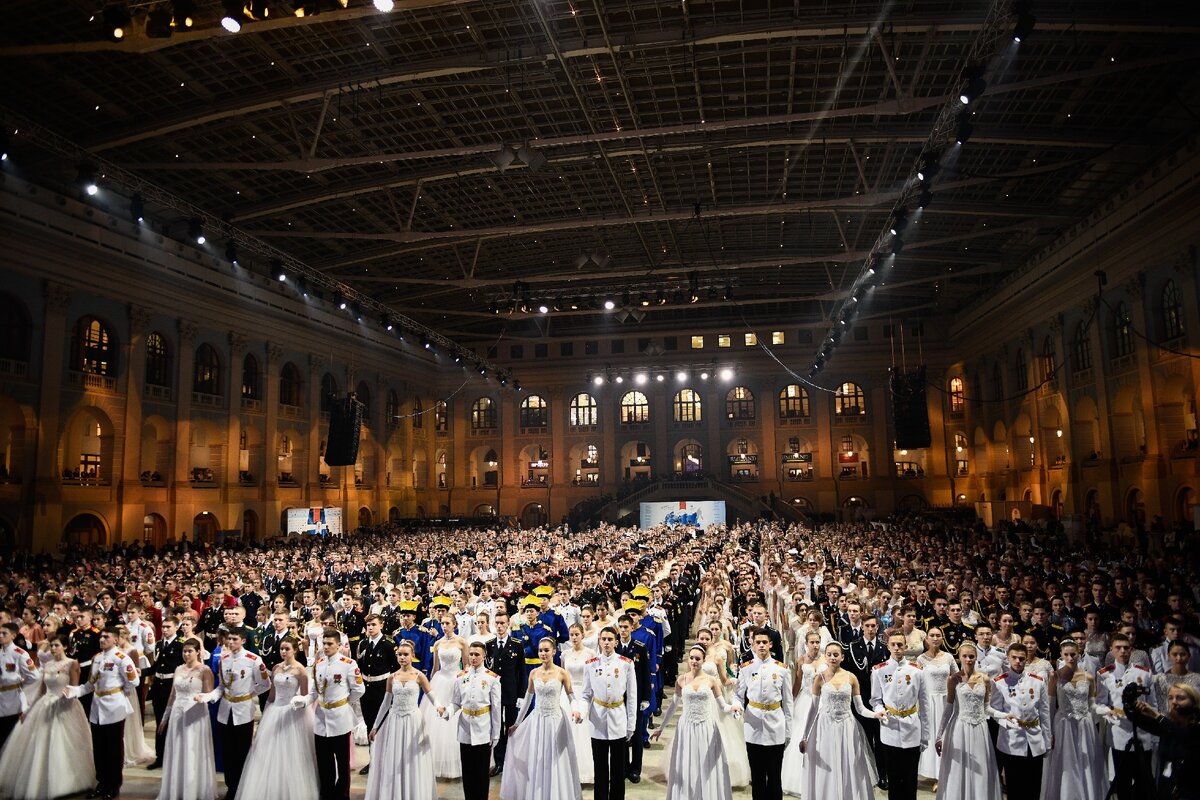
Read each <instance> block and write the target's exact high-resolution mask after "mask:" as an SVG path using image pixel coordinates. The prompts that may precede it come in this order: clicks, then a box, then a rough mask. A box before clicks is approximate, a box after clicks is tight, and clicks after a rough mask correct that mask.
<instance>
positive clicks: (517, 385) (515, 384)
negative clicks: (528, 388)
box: [513, 380, 521, 392]
mask: <svg viewBox="0 0 1200 800" xmlns="http://www.w3.org/2000/svg"><path fill="white" fill-rule="evenodd" d="M513 391H514V392H520V391H521V382H520V381H516V380H514V381H513Z"/></svg>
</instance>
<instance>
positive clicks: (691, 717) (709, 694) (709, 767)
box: [650, 644, 733, 800]
mask: <svg viewBox="0 0 1200 800" xmlns="http://www.w3.org/2000/svg"><path fill="white" fill-rule="evenodd" d="M707 655H708V651H707V650H706V649H705V647H704V646H703V645H699V644H694V645H692V647H691V649H689V650H688V654H687V661H688V671H687V673H686V674H684V675H681V676H680V677H679V680H678V682H676V684H675V694H674V695H673V696H672V697H671V704H670V705H669V706H667V713H666V714H664V715H663V721H662V725H660V726H659V727H658V728H656V729H655V730H654V731H653V733H651V734H650V739H651V741H655V740H657V739H658V737H660V736H662V732H663V728H665V727H666V726H667V724H668V723H669V722H670V721H671V718H672V717H673V716H675V711H676V710H677V709H678V708H679V706H680V705H682V706H683V714H682V716H681V717H680V719H679V725H678V726H677V727H676V728H675V740H674V741H673V742H671V751H670V753H668V755H667V761H666V773H667V795H666V796H667V800H730V798H732V797H733V787H732V786H730V784H729V765H728V763H727V762H726V760H725V748H724V746H723V745H722V743H721V731H720V729H719V728H718V727H717V721H716V714H715V713H714V703H715V707H716V708H719V709H720V710H721V711H722V712H724V713H727V714H730V716H732V713H731V712H732V710H733V707H732V706H731V705H730V704H728V703H727V702H726V701H725V697H724V695H723V694H722V690H723V689H724V686H723V682H722V681H721V679H720V678H716V677H713V676H712V675H710V674H708V673H707V672H705V671H704V665H705V664H706V663H711V662H706V661H705V659H706V657H707Z"/></svg>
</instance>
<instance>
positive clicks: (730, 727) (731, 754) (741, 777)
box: [700, 661, 750, 789]
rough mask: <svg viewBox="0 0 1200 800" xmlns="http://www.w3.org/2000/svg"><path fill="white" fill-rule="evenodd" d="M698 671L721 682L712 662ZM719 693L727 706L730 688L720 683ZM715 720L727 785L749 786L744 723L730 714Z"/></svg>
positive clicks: (731, 696) (729, 699)
mask: <svg viewBox="0 0 1200 800" xmlns="http://www.w3.org/2000/svg"><path fill="white" fill-rule="evenodd" d="M700 669H701V670H703V671H704V673H705V674H707V675H711V676H712V677H714V678H716V679H717V680H721V676H720V675H718V674H717V665H716V664H714V663H713V662H711V661H705V662H704V664H703V665H702V666H701V667H700ZM721 693H722V696H723V697H724V699H725V705H729V704H730V702H731V701H732V699H733V689H732V687H730V686H729V685H728V684H726V683H724V682H722V684H721ZM716 720H717V728H718V729H720V731H721V746H722V747H723V748H724V749H725V765H726V767H727V768H728V770H729V785H730V786H732V787H734V788H735V789H736V788H738V787H740V786H749V785H750V756H749V754H748V753H747V751H746V730H745V723H743V722H742V720H740V719H738V718H737V717H734V716H733V715H732V714H719V715H717V717H716Z"/></svg>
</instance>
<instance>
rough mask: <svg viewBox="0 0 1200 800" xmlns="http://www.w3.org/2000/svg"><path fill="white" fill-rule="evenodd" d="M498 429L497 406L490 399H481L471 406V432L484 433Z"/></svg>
mask: <svg viewBox="0 0 1200 800" xmlns="http://www.w3.org/2000/svg"><path fill="white" fill-rule="evenodd" d="M495 427H496V404H495V403H494V402H492V398H490V397H481V398H479V399H478V400H476V401H475V404H474V405H472V406H471V430H475V431H482V430H490V429H492V428H495Z"/></svg>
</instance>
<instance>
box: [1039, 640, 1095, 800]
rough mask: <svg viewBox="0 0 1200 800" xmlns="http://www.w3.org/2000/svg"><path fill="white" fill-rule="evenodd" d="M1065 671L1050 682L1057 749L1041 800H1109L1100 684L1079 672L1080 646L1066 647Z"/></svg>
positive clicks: (1068, 644) (1050, 760) (1048, 761)
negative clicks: (1098, 694)
mask: <svg viewBox="0 0 1200 800" xmlns="http://www.w3.org/2000/svg"><path fill="white" fill-rule="evenodd" d="M1061 648H1062V661H1063V665H1062V668H1061V669H1059V670H1057V671H1055V672H1054V673H1053V674H1052V675H1051V676H1050V683H1049V690H1050V696H1051V697H1053V698H1055V699H1056V700H1057V705H1058V712H1057V713H1056V714H1055V715H1054V747H1053V748H1052V749H1051V750H1050V754H1049V755H1048V756H1046V769H1045V770H1044V771H1043V773H1042V800H1104V798H1105V797H1107V796H1108V784H1109V782H1108V777H1107V775H1106V773H1105V770H1104V766H1105V763H1106V761H1107V759H1108V754H1107V753H1106V752H1105V747H1104V745H1103V744H1102V743H1101V741H1100V735H1099V734H1098V733H1097V731H1096V721H1097V719H1098V717H1099V715H1098V714H1097V713H1096V680H1095V679H1094V678H1093V677H1092V676H1091V674H1089V673H1088V671H1087V670H1083V669H1079V645H1077V644H1075V642H1073V641H1064V642H1063V643H1062V645H1061Z"/></svg>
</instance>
